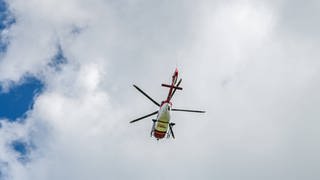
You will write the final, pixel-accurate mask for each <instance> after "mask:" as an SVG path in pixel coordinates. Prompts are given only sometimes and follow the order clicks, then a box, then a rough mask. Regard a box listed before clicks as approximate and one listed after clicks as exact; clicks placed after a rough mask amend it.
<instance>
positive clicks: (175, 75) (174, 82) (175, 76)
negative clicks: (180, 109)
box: [166, 68, 179, 102]
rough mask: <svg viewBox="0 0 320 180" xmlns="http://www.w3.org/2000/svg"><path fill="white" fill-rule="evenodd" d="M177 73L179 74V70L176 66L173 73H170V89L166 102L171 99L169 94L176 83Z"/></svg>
mask: <svg viewBox="0 0 320 180" xmlns="http://www.w3.org/2000/svg"><path fill="white" fill-rule="evenodd" d="M178 75H179V71H178V68H176V70H175V71H174V73H173V75H172V82H171V86H170V90H169V94H168V97H167V100H166V101H167V102H170V100H171V98H172V97H171V94H172V91H173V89H174V87H175V86H174V85H175V84H176V83H177V80H178Z"/></svg>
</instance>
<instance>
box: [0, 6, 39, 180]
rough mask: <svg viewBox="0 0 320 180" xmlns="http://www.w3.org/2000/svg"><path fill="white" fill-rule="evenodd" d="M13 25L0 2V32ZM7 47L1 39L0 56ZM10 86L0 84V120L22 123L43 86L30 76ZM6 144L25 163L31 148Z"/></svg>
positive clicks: (11, 143)
mask: <svg viewBox="0 0 320 180" xmlns="http://www.w3.org/2000/svg"><path fill="white" fill-rule="evenodd" d="M14 23H15V20H14V18H13V17H12V15H11V14H10V12H9V10H8V8H7V4H6V3H5V2H4V1H3V0H0V31H3V30H5V29H8V28H10V26H11V25H13V24H14ZM7 45H8V44H7V42H6V41H4V40H3V38H1V42H0V54H4V53H5V52H6V50H7ZM12 84H13V85H11V87H10V89H9V90H3V88H2V84H0V119H7V120H9V121H10V122H15V121H19V122H21V123H22V122H23V121H24V120H25V118H26V117H27V112H28V111H29V110H31V109H32V106H33V103H34V100H35V98H36V96H37V95H39V94H40V93H41V91H42V90H43V88H44V84H43V83H42V82H41V81H40V80H39V79H37V78H36V77H34V76H31V75H25V76H23V77H22V78H21V80H20V81H19V82H12ZM0 123H1V121H0ZM0 128H1V127H0ZM8 143H9V148H12V149H13V150H15V151H16V152H18V153H19V156H18V157H17V159H18V160H19V161H21V162H27V159H28V157H27V156H28V153H29V152H28V151H29V150H30V149H31V148H30V147H31V146H30V145H28V143H27V142H25V141H24V140H19V139H16V140H14V141H12V142H8ZM0 172H1V169H0ZM1 174H2V173H0V178H1V176H2V175H1Z"/></svg>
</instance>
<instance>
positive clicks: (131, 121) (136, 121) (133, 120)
mask: <svg viewBox="0 0 320 180" xmlns="http://www.w3.org/2000/svg"><path fill="white" fill-rule="evenodd" d="M157 113H158V111H155V112H153V113H150V114H148V115H145V116H143V117H141V118H138V119H135V120H132V121H130V123H134V122H137V121H140V120H142V119H144V118H147V117H149V116H152V115H155V114H157Z"/></svg>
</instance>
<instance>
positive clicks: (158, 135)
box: [153, 130, 167, 139]
mask: <svg viewBox="0 0 320 180" xmlns="http://www.w3.org/2000/svg"><path fill="white" fill-rule="evenodd" d="M166 133H167V132H161V131H157V130H154V133H153V136H154V137H155V138H157V139H162V138H164V137H165V136H166Z"/></svg>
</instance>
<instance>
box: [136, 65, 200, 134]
mask: <svg viewBox="0 0 320 180" xmlns="http://www.w3.org/2000/svg"><path fill="white" fill-rule="evenodd" d="M178 76H179V71H178V69H177V68H176V69H175V71H174V73H173V75H172V82H171V85H168V84H161V86H163V87H166V88H169V93H168V96H167V98H166V100H164V101H162V102H161V104H159V103H158V102H157V101H155V100H154V99H152V98H151V97H150V96H149V95H148V94H147V93H145V92H144V91H143V90H142V89H140V88H139V87H138V86H136V85H135V84H133V87H135V88H136V89H137V90H138V91H139V92H140V93H142V94H143V95H144V96H146V97H147V98H148V99H149V100H150V101H152V102H153V103H154V104H155V105H157V106H158V107H159V110H157V111H154V112H152V113H150V114H147V115H145V116H143V117H140V118H137V119H134V120H132V121H130V123H135V122H137V121H140V120H142V119H145V118H148V117H150V116H153V115H156V114H157V117H156V118H155V119H152V122H153V124H152V129H151V133H150V135H151V137H154V138H156V139H157V140H159V139H163V138H164V137H165V136H166V135H167V138H170V136H172V138H173V139H175V136H174V133H173V128H172V127H173V126H174V125H175V123H173V122H170V119H171V111H181V112H191V113H205V111H199V110H188V109H176V108H172V102H171V99H172V97H173V95H174V94H175V92H176V90H182V87H180V86H179V85H180V84H181V82H182V79H180V80H179V81H178Z"/></svg>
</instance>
